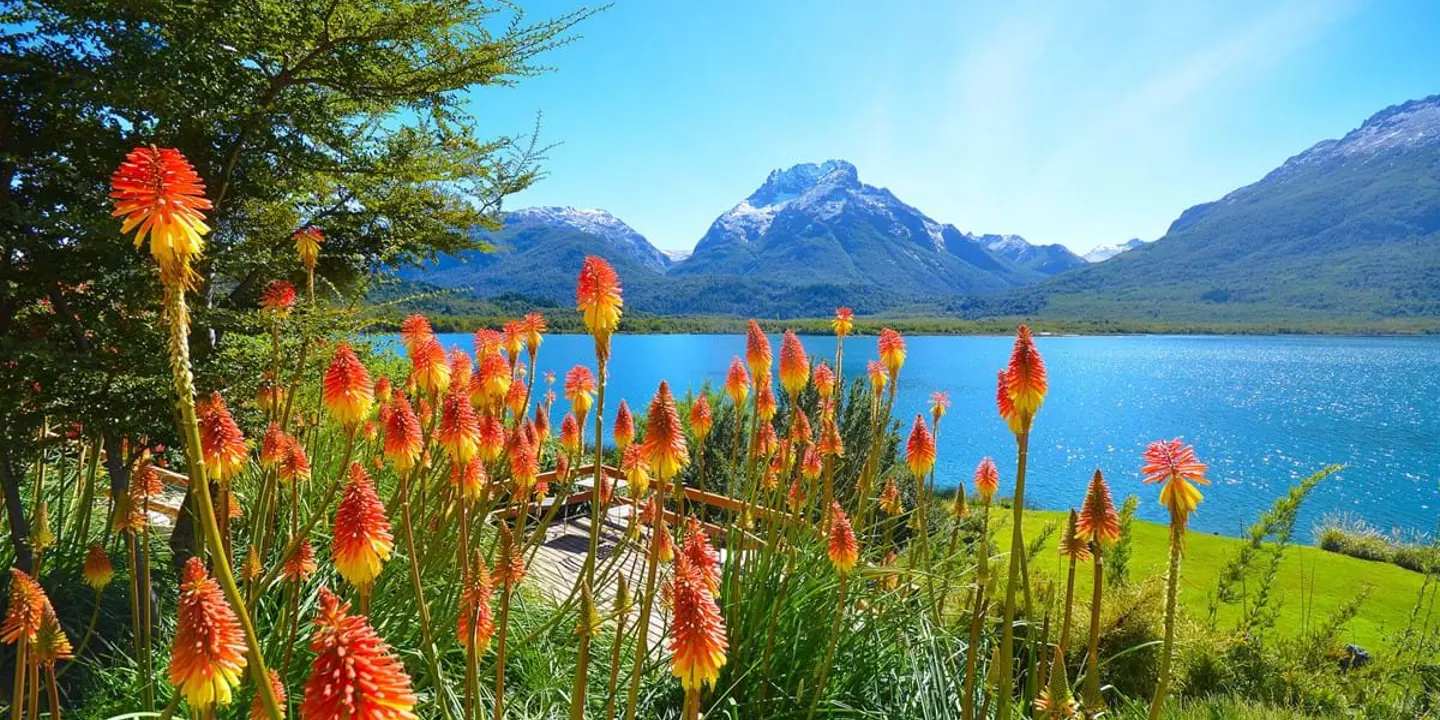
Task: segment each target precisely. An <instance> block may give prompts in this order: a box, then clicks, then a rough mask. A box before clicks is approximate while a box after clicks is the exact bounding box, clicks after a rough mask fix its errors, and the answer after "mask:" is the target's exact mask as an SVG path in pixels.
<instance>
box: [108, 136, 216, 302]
mask: <svg viewBox="0 0 1440 720" xmlns="http://www.w3.org/2000/svg"><path fill="white" fill-rule="evenodd" d="M110 190H111V192H110V197H111V198H113V199H114V200H115V210H114V211H113V212H112V213H110V214H111V216H112V217H118V218H123V222H122V223H121V225H120V234H121V235H126V234H129V233H130V232H131V231H132V230H135V231H136V233H135V247H137V248H138V247H140V246H141V245H142V244H144V242H145V238H146V237H147V236H149V238H150V254H151V255H153V256H154V257H155V261H156V262H157V263H159V265H160V277H161V279H162V280H164V281H165V283H166V284H180V283H188V282H189V280H190V276H191V270H190V265H191V263H192V262H193V261H194V260H195V259H197V258H199V257H200V253H201V252H202V251H204V249H205V242H204V240H202V239H201V237H200V236H202V235H204V234H205V233H208V232H210V227H209V226H208V225H206V224H205V214H204V213H203V212H201V211H202V210H208V209H210V201H209V200H207V199H205V183H203V182H201V181H200V176H199V175H198V174H197V173H196V172H195V168H194V167H193V166H192V165H191V164H190V161H189V160H187V159H185V156H184V155H182V154H181V153H180V151H179V150H176V149H174V148H156V147H153V146H152V147H148V148H144V147H139V148H135V149H134V150H131V151H130V153H129V154H127V155H126V156H125V161H124V162H122V163H121V164H120V168H119V169H118V170H116V171H115V174H114V175H112V176H111V177H110Z"/></svg>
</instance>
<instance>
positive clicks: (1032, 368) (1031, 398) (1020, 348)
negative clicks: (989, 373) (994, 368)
mask: <svg viewBox="0 0 1440 720" xmlns="http://www.w3.org/2000/svg"><path fill="white" fill-rule="evenodd" d="M1005 380H1006V387H1008V388H1009V390H1010V399H1011V402H1013V403H1014V404H1015V410H1016V411H1017V412H1018V413H1019V414H1020V415H1021V416H1022V417H1034V415H1035V413H1036V412H1037V411H1039V410H1040V405H1041V403H1043V402H1045V392H1046V391H1047V390H1048V389H1049V382H1048V381H1047V380H1046V377H1045V361H1044V360H1042V359H1041V358H1040V351H1039V350H1037V349H1036V348H1035V336H1034V335H1032V334H1031V333H1030V328H1028V327H1026V326H1024V325H1021V326H1020V331H1019V332H1018V333H1017V334H1016V335H1015V348H1014V350H1012V351H1011V353H1010V366H1009V367H1008V368H1006V370H1005Z"/></svg>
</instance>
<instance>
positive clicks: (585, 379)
mask: <svg viewBox="0 0 1440 720" xmlns="http://www.w3.org/2000/svg"><path fill="white" fill-rule="evenodd" d="M595 390H596V385H595V376H594V375H593V374H591V372H590V368H588V367H585V366H584V365H576V366H575V367H573V368H570V371H569V372H567V373H565V399H566V400H568V401H570V407H571V408H572V409H573V411H574V413H575V417H576V419H580V418H584V417H585V416H586V415H588V414H589V413H590V406H591V405H592V404H594V402H595Z"/></svg>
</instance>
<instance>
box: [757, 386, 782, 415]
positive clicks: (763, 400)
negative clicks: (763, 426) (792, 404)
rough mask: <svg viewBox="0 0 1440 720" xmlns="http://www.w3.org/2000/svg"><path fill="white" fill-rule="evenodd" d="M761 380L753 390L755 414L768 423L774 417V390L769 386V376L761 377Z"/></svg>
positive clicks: (775, 407)
mask: <svg viewBox="0 0 1440 720" xmlns="http://www.w3.org/2000/svg"><path fill="white" fill-rule="evenodd" d="M761 381H762V382H760V384H759V385H757V386H756V387H757V388H758V389H757V390H756V391H755V415H756V417H759V418H760V419H761V420H763V421H765V422H767V423H768V422H770V419H771V418H773V417H775V411H776V409H777V408H778V406H777V405H776V404H775V391H774V390H772V389H771V388H770V378H768V377H765V378H761Z"/></svg>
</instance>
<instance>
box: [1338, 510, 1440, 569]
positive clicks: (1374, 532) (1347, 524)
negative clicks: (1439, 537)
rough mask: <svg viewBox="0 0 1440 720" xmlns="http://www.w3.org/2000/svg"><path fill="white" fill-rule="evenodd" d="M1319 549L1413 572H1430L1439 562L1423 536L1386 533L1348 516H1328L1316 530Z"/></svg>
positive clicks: (1438, 550)
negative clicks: (1391, 564)
mask: <svg viewBox="0 0 1440 720" xmlns="http://www.w3.org/2000/svg"><path fill="white" fill-rule="evenodd" d="M1315 543H1316V544H1317V545H1319V546H1320V549H1322V550H1326V551H1329V552H1333V553H1339V554H1341V555H1349V556H1350V557H1355V558H1360V559H1362V560H1374V561H1378V562H1388V563H1394V564H1396V565H1399V566H1400V567H1403V568H1405V569H1407V570H1414V571H1415V572H1430V571H1432V570H1433V569H1434V568H1435V567H1436V564H1437V560H1440V547H1437V546H1436V545H1435V543H1434V541H1433V540H1431V539H1429V538H1428V537H1426V536H1424V535H1422V534H1409V535H1407V534H1405V533H1401V532H1392V533H1385V532H1383V531H1381V530H1380V529H1379V528H1376V527H1375V526H1373V525H1371V524H1369V523H1367V522H1365V520H1364V519H1363V518H1359V517H1356V516H1352V515H1350V514H1348V513H1340V514H1332V515H1327V516H1325V518H1324V519H1323V520H1321V521H1320V525H1319V526H1318V527H1317V528H1316V529H1315Z"/></svg>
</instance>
